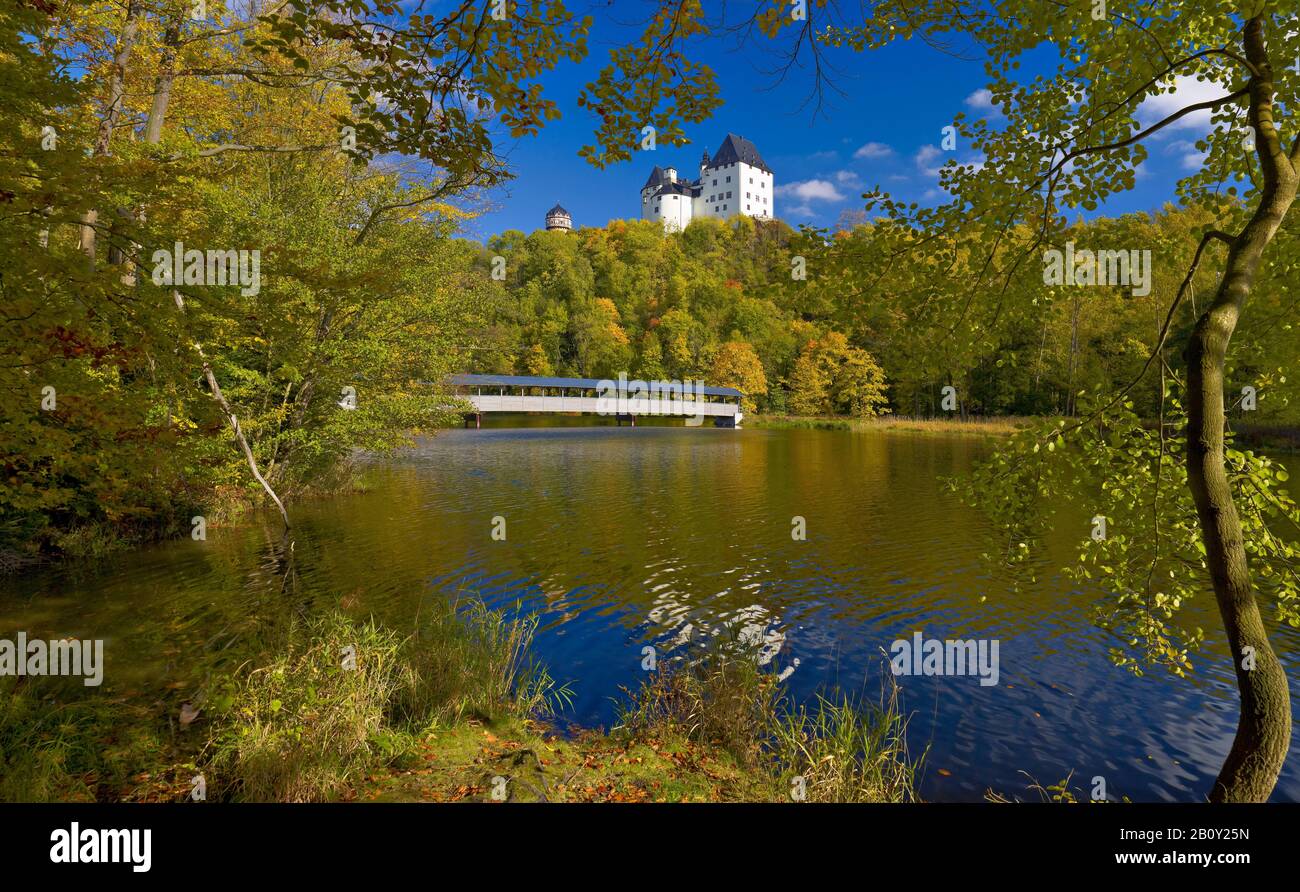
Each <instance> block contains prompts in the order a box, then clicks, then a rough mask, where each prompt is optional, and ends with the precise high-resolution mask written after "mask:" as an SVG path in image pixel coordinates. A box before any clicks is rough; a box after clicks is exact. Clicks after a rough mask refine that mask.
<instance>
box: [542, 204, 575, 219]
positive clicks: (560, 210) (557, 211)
mask: <svg viewBox="0 0 1300 892" xmlns="http://www.w3.org/2000/svg"><path fill="white" fill-rule="evenodd" d="M556 214H563V215H564V216H566V217H568V216H571V215H570V214H569V212H568V211H566V210H565V209H564V208H562V207H560V206H559V205H558V204H557V205H556V206H555V207H553V208H551V209H550V210H549V211H547V212H546V216H548V217H554V216H555V215H556Z"/></svg>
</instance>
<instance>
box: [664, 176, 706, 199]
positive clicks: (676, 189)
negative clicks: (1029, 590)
mask: <svg viewBox="0 0 1300 892" xmlns="http://www.w3.org/2000/svg"><path fill="white" fill-rule="evenodd" d="M699 191H700V184H699V183H692V182H691V181H689V180H678V181H677V182H675V183H664V184H663V185H662V186H660V187H659V188H658V189H656V190H655V194H654V196H653V197H654V198H658V197H659V196H660V195H691V196H694V195H698V194H699Z"/></svg>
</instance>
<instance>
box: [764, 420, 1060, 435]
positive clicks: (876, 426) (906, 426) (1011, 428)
mask: <svg viewBox="0 0 1300 892" xmlns="http://www.w3.org/2000/svg"><path fill="white" fill-rule="evenodd" d="M1038 420H1039V419H1036V418H1028V417H1021V416H1006V417H1000V418H999V417H975V416H972V417H968V418H965V419H962V418H955V417H954V418H919V417H917V418H913V417H910V416H906V415H882V416H879V417H877V418H845V417H843V416H822V417H816V416H806V415H747V416H745V425H746V426H747V427H756V428H772V429H778V430H783V429H808V430H855V431H862V430H882V431H890V430H893V431H913V432H916V433H934V434H962V435H971V436H1007V435H1010V434H1014V433H1015V432H1016V431H1018V430H1020V429H1021V428H1024V427H1028V426H1029V425H1031V424H1033V423H1034V422H1036V421H1038Z"/></svg>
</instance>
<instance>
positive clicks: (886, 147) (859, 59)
mask: <svg viewBox="0 0 1300 892" xmlns="http://www.w3.org/2000/svg"><path fill="white" fill-rule="evenodd" d="M596 31H597V33H596V35H595V38H594V39H593V40H592V53H591V56H590V57H589V58H588V60H587V61H586V62H585V63H584V65H583V66H581V67H573V66H569V67H567V68H565V69H562V70H558V71H555V72H552V73H551V74H550V75H548V76H547V77H546V79H545V80H544V84H545V87H546V92H547V95H548V96H549V98H551V99H552V100H554V101H555V102H557V103H558V104H559V106H560V109H561V112H562V113H563V118H562V119H561V120H559V121H554V122H551V123H550V124H548V125H547V126H546V127H545V128H544V129H543V131H542V132H541V134H540V135H538V136H536V137H528V138H523V139H519V140H511V139H506V140H504V141H502V142H501V143H499V147H500V149H501V150H502V152H503V154H504V155H505V156H506V158H507V161H508V163H509V165H510V167H511V168H512V170H513V171H514V172H515V173H516V175H517V176H516V179H515V180H513V181H511V182H510V183H509V184H507V185H506V186H505V187H503V188H500V189H497V190H494V191H493V192H491V193H490V194H489V195H488V196H487V207H486V209H485V212H484V213H483V215H482V216H481V217H479V218H478V219H476V220H474V221H471V222H470V223H469V224H468V226H467V233H466V234H467V235H468V236H469V237H471V238H475V239H480V240H481V239H484V238H487V237H490V236H492V235H495V234H497V233H500V232H502V231H504V230H507V229H520V230H523V231H525V232H531V231H533V230H534V229H537V228H540V227H541V226H542V225H543V217H544V215H545V213H546V211H547V209H549V208H550V207H551V206H552V205H553V204H555V203H556V202H557V201H558V202H559V203H560V204H562V205H564V207H565V208H566V209H568V210H569V212H570V213H571V214H572V215H573V218H574V224H575V225H577V226H604V225H605V224H606V223H607V222H608V221H610V220H612V219H619V218H635V217H636V216H637V214H638V202H639V198H640V196H639V192H640V189H641V186H642V185H644V183H645V180H646V177H647V176H648V175H649V172H650V169H651V168H652V167H653V166H654V165H655V164H659V165H661V166H668V165H673V166H675V167H676V168H677V169H678V171H679V172H681V174H682V175H684V176H688V177H694V176H695V175H696V173H697V170H698V164H699V159H700V154H701V153H702V152H703V151H704V150H705V149H707V150H708V151H709V152H710V153H712V152H714V151H716V149H717V148H718V145H719V144H720V143H721V141H722V139H723V137H724V136H725V135H726V134H727V133H728V132H733V133H738V134H740V135H742V136H745V137H748V138H749V139H751V140H752V141H753V142H754V143H755V145H757V146H758V149H759V151H760V153H761V154H762V155H763V158H764V160H765V161H766V162H767V163H768V166H770V167H771V168H772V169H773V171H774V173H775V179H776V185H777V196H776V213H777V216H778V217H780V218H781V219H783V220H785V221H786V222H787V223H789V224H791V225H793V226H798V225H799V224H801V223H811V224H814V225H819V226H829V225H832V224H833V223H834V222H835V221H836V220H837V219H838V218H839V217H840V215H841V213H843V212H845V211H851V210H860V209H861V208H862V206H863V202H862V200H861V198H860V195H861V193H862V191H863V189H864V188H869V187H871V186H874V185H877V184H878V185H880V186H882V187H884V188H885V189H887V190H888V191H890V192H891V193H893V194H894V195H895V197H898V198H901V199H904V200H907V201H918V202H922V203H925V204H931V203H936V201H937V199H938V198H939V197H940V193H939V192H938V190H937V188H936V187H937V182H938V173H937V168H938V167H939V166H940V165H941V164H942V163H943V161H944V160H946V158H945V157H943V156H942V155H941V154H940V153H939V151H938V145H939V142H940V141H941V139H942V135H941V133H940V129H941V128H942V127H944V126H945V125H947V124H950V123H951V122H952V118H953V116H954V115H955V114H956V113H957V112H958V111H966V112H967V113H968V114H972V115H982V116H989V115H996V111H995V110H993V109H992V108H991V107H990V106H989V105H988V104H987V98H986V96H987V94H986V93H983V92H982V91H983V88H984V86H985V78H984V69H983V65H982V64H981V63H980V62H979V61H978V60H976V59H974V58H973V57H974V54H973V53H971V52H969V51H967V52H966V53H965V55H967V56H970V57H972V58H970V59H962V58H956V57H954V56H953V55H950V54H947V53H942V52H939V51H938V50H935V49H932V48H930V47H928V46H926V45H925V44H923V43H922V42H920V41H910V42H907V43H901V44H896V45H893V46H890V47H887V48H885V49H883V50H877V51H874V52H863V53H854V52H851V51H847V50H845V51H829V52H828V58H829V59H830V61H831V62H832V64H833V65H834V66H835V67H836V68H837V72H836V73H835V74H834V75H833V80H834V83H835V85H836V86H837V87H838V88H839V89H840V90H842V91H843V94H844V95H836V94H835V93H833V92H830V93H828V95H827V97H826V100H827V101H826V105H825V107H824V108H823V111H822V113H821V114H819V115H817V116H815V117H814V115H813V112H812V108H811V106H809V105H805V100H806V98H807V96H808V93H809V91H810V88H811V84H812V76H811V74H810V72H809V71H807V70H802V71H801V70H797V69H796V70H792V71H791V72H790V74H789V75H788V76H787V77H786V78H785V80H784V81H783V82H779V83H777V82H775V80H774V78H773V77H772V76H771V75H769V74H767V73H765V71H766V70H767V69H768V68H770V67H771V66H772V65H773V64H774V62H775V61H776V60H775V59H773V58H772V57H771V56H765V55H763V53H762V51H761V50H760V49H759V47H758V46H755V45H752V44H751V45H750V46H748V47H746V48H744V49H741V50H739V51H737V50H735V49H734V45H729V43H728V41H727V40H726V39H719V40H709V41H707V42H704V43H701V44H699V45H698V49H697V52H696V53H695V54H694V58H696V59H697V60H700V61H704V62H706V63H708V64H709V65H710V66H712V67H713V69H714V70H715V71H716V72H717V76H718V81H719V86H720V89H721V96H722V98H723V100H724V105H723V106H722V107H721V108H720V109H719V110H718V111H717V112H716V113H715V115H714V116H713V118H712V119H710V120H709V121H706V122H705V123H702V124H699V125H692V126H689V127H688V128H687V129H686V135H687V136H688V137H689V138H690V139H691V140H692V142H691V144H690V145H688V146H682V147H673V146H664V145H660V146H659V147H658V149H657V150H656V151H653V152H641V153H638V154H637V155H635V156H634V157H633V159H632V161H630V162H623V163H621V164H617V165H613V166H610V167H607V168H605V169H604V170H598V169H596V168H594V167H591V166H590V165H588V164H587V163H586V162H585V161H583V160H582V159H581V158H579V157H578V155H577V152H578V149H579V148H580V147H581V146H582V145H584V144H586V143H588V142H590V141H591V133H592V127H593V123H592V120H591V118H590V117H589V116H588V114H587V113H586V112H585V111H584V110H583V109H581V108H579V107H578V106H577V104H576V101H575V100H576V98H577V96H578V94H579V92H580V90H581V88H582V86H583V84H584V83H585V81H586V80H587V79H589V78H590V77H591V76H592V74H593V72H595V71H596V70H597V68H598V66H599V64H601V63H603V61H604V59H605V54H606V51H607V49H606V48H607V46H608V39H609V37H610V35H608V34H602V29H601V26H600V25H599V24H598V25H597V29H596ZM760 45H761V39H760ZM1216 95H1220V92H1219V90H1218V89H1217V88H1216V87H1214V86H1213V85H1212V84H1201V83H1196V82H1189V83H1187V84H1185V85H1180V90H1179V91H1178V93H1177V94H1169V95H1166V96H1163V97H1160V100H1159V102H1160V104H1161V105H1162V106H1165V107H1164V108H1157V107H1156V106H1155V103H1154V102H1149V103H1148V107H1147V108H1144V109H1143V110H1142V114H1141V115H1140V116H1141V117H1142V119H1143V120H1144V122H1145V121H1148V120H1155V119H1157V118H1158V117H1162V116H1163V115H1162V114H1158V113H1159V112H1164V113H1167V112H1168V111H1171V110H1173V109H1175V108H1178V107H1181V105H1183V104H1185V103H1186V102H1192V101H1197V100H1199V99H1204V98H1209V97H1212V96H1216ZM981 100H983V101H981ZM1174 103H1177V105H1175V104H1174ZM1207 129H1208V119H1207V118H1205V117H1201V118H1198V117H1197V116H1189V118H1188V119H1186V120H1185V122H1181V126H1179V127H1176V128H1170V130H1168V131H1165V132H1162V133H1161V134H1159V135H1158V138H1157V139H1156V140H1154V141H1153V142H1152V143H1151V144H1150V150H1151V159H1150V160H1149V161H1148V163H1147V164H1146V165H1144V167H1143V170H1142V171H1140V173H1139V178H1138V181H1137V186H1136V188H1135V189H1134V190H1132V191H1131V192H1129V193H1125V194H1122V195H1120V196H1117V197H1116V198H1113V199H1112V200H1111V201H1110V203H1109V204H1108V205H1107V206H1105V207H1103V208H1102V209H1101V210H1100V212H1101V213H1108V214H1117V213H1125V212H1130V211H1144V210H1154V209H1157V208H1159V207H1160V206H1161V205H1162V204H1163V203H1164V202H1165V201H1167V200H1170V199H1171V198H1172V197H1173V186H1174V183H1175V182H1176V180H1177V179H1178V177H1179V176H1181V175H1185V174H1186V172H1187V167H1188V166H1189V165H1193V164H1195V163H1196V162H1197V160H1198V158H1199V153H1198V152H1196V150H1195V148H1194V146H1193V143H1194V142H1195V140H1196V139H1197V138H1198V137H1199V136H1201V135H1202V133H1203V132H1204V131H1205V130H1207ZM946 154H947V153H944V155H946ZM957 157H958V160H966V159H967V158H970V157H971V156H970V155H968V154H963V152H962V151H961V146H960V145H959V146H958V153H957Z"/></svg>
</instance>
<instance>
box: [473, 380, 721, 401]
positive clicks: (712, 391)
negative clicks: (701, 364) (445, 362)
mask: <svg viewBox="0 0 1300 892" xmlns="http://www.w3.org/2000/svg"><path fill="white" fill-rule="evenodd" d="M604 380H611V381H612V380H613V379H601V378H549V377H535V376H533V375H451V376H450V377H448V378H447V383H448V384H451V385H453V386H456V387H472V386H474V385H483V386H490V387H576V388H581V389H584V390H596V389H598V388H599V387H600V385H601V383H602V381H604ZM613 383H615V384H617V382H616V381H615V382H613ZM649 383H652V382H649ZM659 383H660V384H661V385H664V386H667V385H669V384H673V383H680V382H670V381H660V382H659ZM700 392H701V393H703V394H704V395H705V396H733V397H738V396H744V394H742V393H741V392H740V391H739V390H736V388H734V387H709V386H707V385H706V386H704V387H702V388H700Z"/></svg>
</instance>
